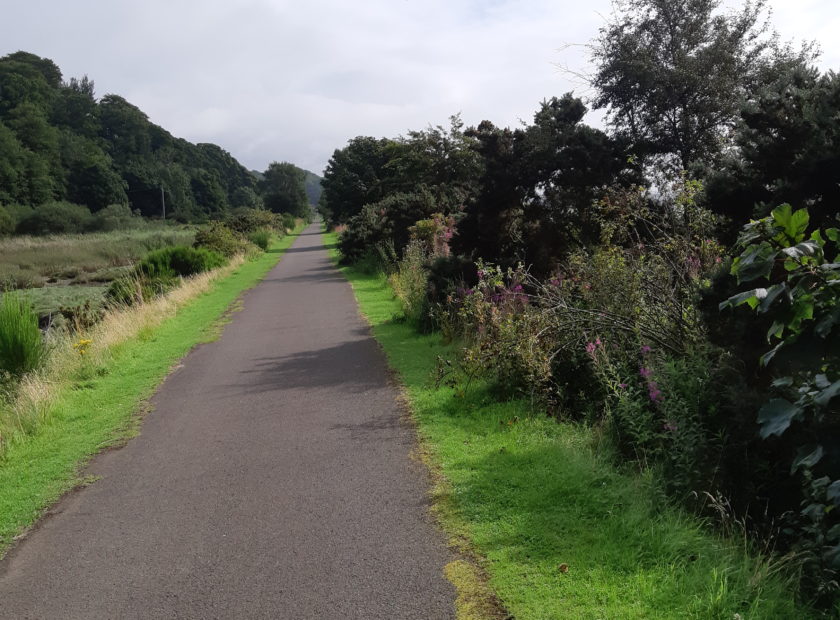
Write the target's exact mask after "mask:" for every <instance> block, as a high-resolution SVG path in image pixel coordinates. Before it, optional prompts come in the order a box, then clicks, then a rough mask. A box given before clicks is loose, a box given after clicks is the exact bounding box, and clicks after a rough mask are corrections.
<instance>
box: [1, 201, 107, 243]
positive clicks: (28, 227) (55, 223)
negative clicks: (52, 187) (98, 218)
mask: <svg viewBox="0 0 840 620" xmlns="http://www.w3.org/2000/svg"><path fill="white" fill-rule="evenodd" d="M92 221H93V218H92V216H91V213H90V210H89V209H88V208H87V207H85V206H82V205H77V204H73V203H71V202H65V201H53V202H46V203H44V204H42V205H40V206H38V207H37V208H36V209H35V210H34V211H33V212H32V213H31V214H29V215H27V216H25V217H24V218H23V219H22V220H21V221H20V222H19V223H18V225H17V232H19V233H22V234H26V235H53V234H56V235H58V234H66V233H81V232H85V231H87V230H88V229H90V227H91V224H92Z"/></svg>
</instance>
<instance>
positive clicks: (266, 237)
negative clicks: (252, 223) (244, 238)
mask: <svg viewBox="0 0 840 620" xmlns="http://www.w3.org/2000/svg"><path fill="white" fill-rule="evenodd" d="M271 236H272V233H271V231H270V230H268V229H266V228H260V229H258V230H255V231H253V232H252V233H251V234H249V235H248V241H250V242H251V243H253V244H254V245H255V246H257V247H258V248H260V249H261V250H262V251H263V252H265V251H267V250H268V246H270V245H271Z"/></svg>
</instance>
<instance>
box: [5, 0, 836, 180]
mask: <svg viewBox="0 0 840 620" xmlns="http://www.w3.org/2000/svg"><path fill="white" fill-rule="evenodd" d="M771 4H772V5H773V6H774V8H775V9H776V18H775V19H774V21H775V22H776V23H777V25H778V26H779V30H780V31H781V33H782V35H783V36H784V37H786V38H798V39H818V40H819V41H820V42H821V44H822V45H823V49H824V52H825V62H827V63H828V64H827V65H825V66H837V64H838V63H840V43H838V42H836V39H835V37H834V36H833V35H834V33H835V32H837V30H838V26H840V22H838V18H840V10H838V8H834V7H832V6H831V5H833V4H835V0H771ZM608 11H609V0H593V1H592V2H589V3H573V2H558V1H550V0H460V1H458V0H449V1H446V0H425V1H420V0H361V1H360V2H355V3H348V2H340V1H338V0H313V1H310V2H301V1H297V2H291V1H289V0H285V1H284V0H206V1H204V2H198V1H196V0H147V1H146V2H142V3H138V2H128V1H127V0H111V1H108V0H76V1H74V2H62V3H57V2H47V1H46V0H30V1H29V2H26V3H16V5H15V6H13V7H7V8H6V9H5V11H4V20H3V22H2V24H0V41H2V47H0V54H5V53H8V52H12V51H15V50H17V49H24V50H27V51H31V52H33V53H36V54H40V55H43V56H47V57H49V58H52V59H53V60H54V61H55V62H56V63H57V64H58V65H59V66H60V67H61V68H62V70H63V71H64V74H65V76H67V77H69V76H81V75H82V74H87V75H88V76H90V77H91V78H92V79H94V80H95V82H96V86H97V92H98V94H100V95H101V94H105V93H106V92H115V93H118V94H121V95H123V96H125V97H126V98H127V99H128V100H129V101H131V102H132V103H135V104H136V105H138V106H139V107H140V108H141V109H143V110H144V111H145V112H146V113H147V114H149V116H150V117H151V119H152V120H153V121H154V122H156V123H159V124H161V125H162V126H164V127H165V128H167V129H168V130H170V131H171V132H172V133H174V134H175V135H177V136H181V137H185V138H187V139H189V140H192V141H195V142H215V143H218V144H220V145H221V146H222V147H223V148H225V149H227V150H229V151H230V152H231V153H232V154H233V155H234V156H235V157H237V158H238V159H239V160H240V161H242V162H243V163H244V164H245V165H246V166H248V167H251V168H257V169H263V168H265V167H266V165H267V164H268V163H269V162H270V161H272V160H288V161H293V162H295V163H297V164H299V165H301V166H304V167H306V168H309V169H312V170H316V171H318V170H321V169H322V168H323V166H324V164H325V163H326V161H327V159H328V158H329V156H330V154H331V153H332V151H333V149H335V148H338V147H341V146H343V145H344V143H345V142H346V141H347V139H349V138H351V137H353V136H356V135H375V136H393V135H397V134H400V133H404V132H406V131H408V130H410V129H417V128H422V127H424V126H426V125H428V124H439V123H445V122H446V119H447V118H448V117H449V116H450V115H451V114H453V113H456V112H461V113H462V114H463V117H464V120H465V121H466V122H468V123H477V122H479V121H480V120H482V119H484V118H488V119H490V120H492V121H493V122H495V123H497V124H502V125H512V124H516V123H517V122H518V120H519V119H524V120H527V119H529V118H530V117H531V115H532V114H533V112H534V110H535V109H536V106H537V104H538V102H539V101H540V100H541V99H544V98H547V97H550V96H552V95H560V94H562V93H564V92H566V91H568V90H572V89H575V88H577V89H578V92H581V89H580V83H579V82H577V81H575V80H573V79H572V78H571V76H569V75H568V74H565V73H563V72H561V71H560V70H558V68H557V65H558V64H567V65H569V66H570V67H572V68H574V69H580V68H582V67H583V66H584V62H585V53H584V50H582V49H581V48H576V47H573V48H567V49H565V50H563V51H561V49H560V48H561V47H562V46H563V45H564V44H565V43H585V42H586V41H588V40H589V39H591V38H592V37H593V36H594V35H595V34H596V33H597V30H598V27H599V25H601V23H602V17H601V15H603V14H606V13H608ZM596 118H597V117H596Z"/></svg>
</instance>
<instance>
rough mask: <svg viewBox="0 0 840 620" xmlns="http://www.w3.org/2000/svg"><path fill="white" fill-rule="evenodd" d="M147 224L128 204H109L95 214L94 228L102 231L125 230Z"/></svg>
mask: <svg viewBox="0 0 840 620" xmlns="http://www.w3.org/2000/svg"><path fill="white" fill-rule="evenodd" d="M144 225H146V222H145V220H144V219H143V218H142V217H140V216H139V215H135V213H133V212H132V210H131V208H130V207H129V206H128V205H121V204H114V205H108V206H107V207H105V208H104V209H101V210H100V211H97V212H96V213H94V214H93V221H92V226H91V227H92V228H94V229H96V230H101V231H111V230H125V229H129V228H140V227H142V226H144Z"/></svg>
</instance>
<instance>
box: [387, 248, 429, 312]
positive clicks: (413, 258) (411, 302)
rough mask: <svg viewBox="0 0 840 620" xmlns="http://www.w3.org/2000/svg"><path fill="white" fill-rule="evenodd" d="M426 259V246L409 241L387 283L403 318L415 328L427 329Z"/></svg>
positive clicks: (427, 253)
mask: <svg viewBox="0 0 840 620" xmlns="http://www.w3.org/2000/svg"><path fill="white" fill-rule="evenodd" d="M428 259H429V251H428V249H427V248H426V246H425V245H424V244H423V243H422V242H420V241H417V240H414V241H410V242H409V244H408V245H407V246H406V247H405V250H404V252H403V257H402V259H401V260H400V261H399V262H398V263H397V265H396V269H395V270H394V273H392V274H391V275H390V276H389V277H388V283H389V284H390V285H391V288H392V289H393V290H394V295H395V296H396V298H397V299H398V300H399V302H400V306H401V307H402V312H403V316H405V318H406V320H408V321H409V322H410V323H411V324H413V325H415V326H417V327H428V326H429V323H430V321H429V319H430V317H429V305H428V301H427V294H426V288H427V285H428V279H429V277H428V272H427V269H426V262H427V261H428Z"/></svg>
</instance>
